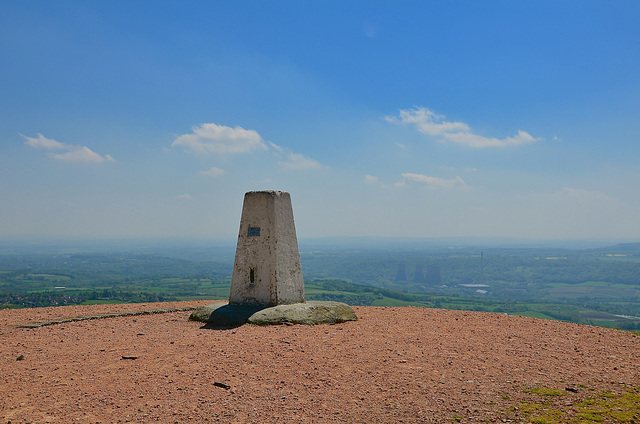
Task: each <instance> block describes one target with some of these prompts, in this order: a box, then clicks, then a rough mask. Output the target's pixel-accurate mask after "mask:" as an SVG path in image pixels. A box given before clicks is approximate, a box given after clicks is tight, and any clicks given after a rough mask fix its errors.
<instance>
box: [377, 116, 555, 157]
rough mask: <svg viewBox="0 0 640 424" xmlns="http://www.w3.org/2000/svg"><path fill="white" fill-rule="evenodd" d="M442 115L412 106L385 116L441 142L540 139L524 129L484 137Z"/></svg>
mask: <svg viewBox="0 0 640 424" xmlns="http://www.w3.org/2000/svg"><path fill="white" fill-rule="evenodd" d="M445 118H446V117H445V116H444V115H439V114H436V113H435V112H433V111H431V110H430V109H427V108H425V107H414V108H413V109H404V110H400V112H399V114H398V116H385V117H384V119H385V120H386V121H387V122H392V123H396V124H400V125H413V126H415V127H416V129H417V130H418V131H419V132H421V133H422V134H426V135H430V136H436V137H441V139H440V141H441V142H443V143H446V142H452V143H457V144H461V145H464V146H468V147H475V148H484V147H508V146H519V145H523V144H531V143H535V142H537V141H540V140H542V138H538V137H533V136H531V135H530V134H529V133H527V132H526V131H522V130H519V131H518V132H517V134H516V135H514V136H513V137H506V138H502V139H500V138H495V137H484V136H481V135H478V134H474V133H473V132H472V131H471V129H470V128H469V125H467V124H465V123H464V122H450V121H446V120H445Z"/></svg>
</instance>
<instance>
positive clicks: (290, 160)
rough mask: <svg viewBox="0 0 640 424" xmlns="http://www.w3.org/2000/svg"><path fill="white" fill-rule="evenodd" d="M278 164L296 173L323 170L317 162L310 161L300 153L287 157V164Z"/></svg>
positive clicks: (290, 154)
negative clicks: (307, 170)
mask: <svg viewBox="0 0 640 424" xmlns="http://www.w3.org/2000/svg"><path fill="white" fill-rule="evenodd" d="M278 163H279V164H280V165H282V166H283V167H285V168H287V169H292V170H296V171H300V170H303V169H318V168H322V165H320V164H319V163H318V162H316V161H315V160H313V159H309V158H308V157H306V156H304V155H301V154H298V153H289V156H287V161H286V162H278Z"/></svg>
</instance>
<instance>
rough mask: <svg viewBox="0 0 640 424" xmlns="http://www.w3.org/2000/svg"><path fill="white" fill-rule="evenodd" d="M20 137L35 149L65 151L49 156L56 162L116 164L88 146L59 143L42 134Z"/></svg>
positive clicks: (113, 160) (110, 158)
mask: <svg viewBox="0 0 640 424" xmlns="http://www.w3.org/2000/svg"><path fill="white" fill-rule="evenodd" d="M20 136H21V137H22V138H24V140H25V144H26V145H27V146H29V147H33V148H34V149H43V150H63V151H65V152H64V153H50V155H49V156H50V157H52V158H53V159H56V160H61V161H64V162H76V163H102V162H115V159H114V158H113V157H112V156H111V155H104V156H101V155H99V154H98V153H96V152H94V151H93V150H91V149H90V148H88V147H87V146H77V145H72V144H66V143H60V142H59V141H56V140H54V139H53V138H47V137H45V136H44V135H42V134H40V133H38V136H37V137H27V136H26V135H22V134H20Z"/></svg>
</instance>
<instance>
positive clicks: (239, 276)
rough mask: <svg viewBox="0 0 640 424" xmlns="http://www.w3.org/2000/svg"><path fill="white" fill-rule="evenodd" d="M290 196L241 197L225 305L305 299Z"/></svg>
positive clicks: (253, 193)
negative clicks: (228, 294)
mask: <svg viewBox="0 0 640 424" xmlns="http://www.w3.org/2000/svg"><path fill="white" fill-rule="evenodd" d="M304 302H305V296H304V282H303V279H302V269H301V268H300V253H299V252H298V239H297V237H296V228H295V224H294V222H293V209H292V208H291V197H290V196H289V193H287V192H284V191H275V190H269V191H250V192H248V193H246V194H245V195H244V204H243V206H242V218H241V219H240V232H239V234H238V245H237V247H236V258H235V262H234V265H233V276H232V279H231V293H230V296H229V304H236V305H260V306H276V305H286V304H293V303H304Z"/></svg>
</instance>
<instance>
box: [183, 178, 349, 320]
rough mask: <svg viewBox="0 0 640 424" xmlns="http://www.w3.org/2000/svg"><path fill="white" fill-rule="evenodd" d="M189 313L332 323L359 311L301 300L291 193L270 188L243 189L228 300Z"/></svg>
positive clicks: (214, 317)
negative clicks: (267, 189)
mask: <svg viewBox="0 0 640 424" xmlns="http://www.w3.org/2000/svg"><path fill="white" fill-rule="evenodd" d="M189 319H191V320H193V321H201V322H205V323H207V324H208V325H210V326H212V327H213V328H216V327H221V328H227V327H229V326H237V325H242V324H245V323H251V324H282V323H289V324H310V325H314V324H336V323H339V322H345V321H356V320H357V319H358V317H357V316H356V313H355V312H354V311H353V309H351V307H349V306H348V305H347V304H345V303H340V302H323V301H320V302H318V301H310V302H306V301H305V297H304V282H303V280H302V270H301V268H300V253H299V252H298V239H297V237H296V228H295V225H294V224H293V210H292V209H291V197H290V196H289V193H286V192H284V191H275V190H270V191H250V192H248V193H246V194H245V195H244V204H243V206H242V218H241V219H240V233H239V234H238V246H237V247H236V259H235V262H234V264H233V276H232V277H231V293H230V296H229V303H221V302H214V303H211V304H210V305H206V306H200V307H198V308H196V310H195V311H193V312H192V313H191V316H190V317H189Z"/></svg>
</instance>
